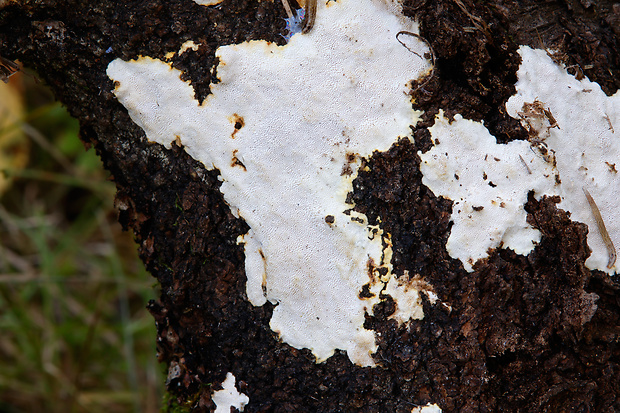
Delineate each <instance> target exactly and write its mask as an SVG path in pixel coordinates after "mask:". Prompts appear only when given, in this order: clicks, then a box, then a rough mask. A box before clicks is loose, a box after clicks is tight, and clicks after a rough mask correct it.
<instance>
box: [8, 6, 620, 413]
mask: <svg viewBox="0 0 620 413" xmlns="http://www.w3.org/2000/svg"><path fill="white" fill-rule="evenodd" d="M404 10H405V13H406V14H408V15H410V16H413V17H415V18H416V19H417V20H418V21H419V22H420V30H421V36H422V37H424V38H426V39H427V40H428V41H429V42H430V44H431V46H432V48H433V51H434V54H435V56H436V70H435V75H434V77H433V78H432V79H431V80H430V81H429V82H428V83H426V84H425V85H423V86H422V87H421V88H419V89H418V90H417V93H416V96H415V97H416V99H417V106H418V108H419V109H422V110H424V111H425V116H424V123H421V124H419V125H418V126H417V127H415V128H414V138H415V139H414V140H413V141H410V140H401V141H399V142H398V143H397V144H395V145H394V146H393V147H392V148H391V149H390V150H389V151H388V152H386V153H375V155H374V156H373V157H371V158H370V159H368V160H365V162H367V164H368V165H369V166H370V169H369V171H370V172H361V173H360V175H359V177H358V178H357V179H356V180H355V182H354V191H353V193H351V194H350V197H351V200H353V201H355V204H356V208H357V210H359V211H360V212H363V213H365V214H366V215H367V216H368V217H369V220H370V223H374V222H377V220H378V219H379V217H380V219H381V225H382V227H383V228H384V229H385V230H386V231H387V232H389V233H390V234H391V235H392V241H393V244H394V258H393V263H394V267H395V272H396V273H397V274H403V273H404V271H405V270H407V272H408V274H410V275H411V277H413V276H414V275H416V274H419V275H421V276H422V277H423V278H424V279H425V280H426V281H427V282H429V283H430V284H432V286H433V288H434V290H435V291H436V292H437V293H438V295H439V298H440V299H441V300H442V301H443V302H446V303H449V304H450V306H451V309H448V308H447V307H444V306H432V305H430V303H429V302H428V300H426V303H425V309H424V311H425V314H426V316H425V318H424V319H423V320H420V321H412V322H411V323H409V324H407V325H405V326H402V327H398V325H397V323H396V322H395V321H394V320H388V316H389V315H390V314H391V313H392V312H393V311H394V303H393V302H392V301H391V300H389V299H388V300H385V301H383V302H382V303H380V304H378V305H377V306H376V307H375V311H374V314H375V315H374V316H373V317H370V316H368V317H367V320H366V327H367V328H369V329H373V330H375V331H377V332H380V333H381V334H380V336H379V335H377V337H378V339H377V340H378V344H379V351H378V352H377V353H376V356H375V359H376V361H377V364H378V367H376V368H361V367H358V366H355V365H353V364H351V362H350V361H349V359H348V357H347V356H346V354H344V353H338V354H336V355H335V356H333V357H331V358H330V359H328V360H327V361H326V362H324V363H322V364H316V363H315V362H314V357H313V356H312V354H311V353H310V351H308V350H297V349H294V348H291V347H290V346H288V345H286V344H283V343H282V342H280V341H279V340H278V337H277V336H276V334H274V333H273V332H272V331H271V329H270V328H269V319H270V316H271V312H272V310H273V307H272V306H271V305H270V304H266V305H264V306H262V307H254V306H252V305H251V304H250V303H249V302H248V301H247V298H246V296H245V274H244V264H243V263H244V252H243V247H242V246H239V245H237V244H236V238H237V236H238V235H240V234H243V233H245V232H246V231H247V229H248V227H247V225H246V224H245V223H244V222H243V221H242V220H239V219H236V218H235V217H233V215H231V213H230V211H229V209H228V206H227V205H226V203H225V202H224V200H223V198H222V195H221V193H220V192H219V190H218V188H219V185H220V182H219V181H218V179H217V178H218V172H217V170H214V171H207V170H206V169H205V168H204V167H203V165H201V164H200V163H198V162H196V161H195V160H193V159H192V158H190V157H189V156H188V155H187V154H186V153H185V152H184V151H183V149H182V148H178V147H173V148H172V150H166V149H165V148H163V147H162V146H160V145H157V144H150V143H148V141H147V140H146V139H145V136H144V133H143V131H142V130H141V129H140V128H139V127H137V126H136V125H134V124H133V123H132V122H131V120H130V119H129V116H128V115H127V112H126V110H125V109H124V108H123V107H122V106H121V105H120V104H119V103H118V102H117V101H116V99H115V98H114V96H113V95H112V93H111V90H112V89H113V85H112V82H111V81H110V80H109V79H108V78H107V77H106V74H105V70H106V67H107V65H108V63H109V62H110V61H111V60H112V59H114V58H117V57H121V58H123V59H126V60H128V59H131V58H135V57H137V56H138V55H148V56H152V57H155V58H162V57H163V56H164V54H165V53H166V52H169V51H176V50H178V49H179V47H180V46H181V44H182V43H183V42H185V41H186V40H190V39H191V40H194V41H195V42H196V43H201V44H202V45H203V46H202V47H200V49H199V50H198V51H193V52H187V53H184V54H183V55H182V56H181V58H179V59H178V60H176V61H175V62H174V64H175V67H177V68H179V69H182V70H183V71H185V73H186V76H187V78H188V79H191V82H192V85H193V87H194V89H195V90H196V94H197V96H198V97H199V98H200V99H201V100H202V99H204V97H205V96H207V95H208V94H209V84H210V83H211V82H212V81H214V80H215V74H214V72H213V68H214V67H215V64H216V59H215V55H214V53H215V50H216V49H217V47H218V46H220V45H223V44H230V43H238V42H242V41H244V40H249V39H266V40H270V41H273V42H278V43H283V38H282V37H281V36H280V34H279V33H282V32H283V29H284V20H283V19H284V17H285V15H284V10H283V9H282V8H281V6H280V3H279V2H270V1H257V0H225V1H224V2H223V3H222V4H221V5H220V6H218V7H208V8H207V7H203V6H199V5H198V4H195V3H194V2H192V1H188V0H166V1H163V0H146V1H143V0H140V1H135V0H134V1H126V2H115V1H105V0H99V1H89V2H85V1H78V0H63V1H55V0H35V1H24V2H17V3H11V4H9V5H7V6H5V7H4V8H3V9H2V10H0V54H1V55H2V56H3V57H6V58H11V59H19V60H20V61H21V62H23V63H24V65H25V66H27V67H31V68H33V69H35V70H36V71H37V72H38V73H39V76H40V77H41V78H42V79H44V80H45V81H46V82H47V83H48V84H49V85H50V86H51V88H52V90H53V91H54V93H55V94H56V96H57V97H58V99H59V100H61V101H62V102H63V103H64V104H65V105H67V107H68V108H69V110H70V112H71V114H72V115H73V116H75V117H76V118H77V119H79V120H80V123H81V137H82V139H83V140H84V142H85V143H86V144H87V145H92V146H94V148H95V149H96V150H97V153H98V154H99V155H100V156H101V158H102V159H103V161H104V164H105V167H106V168H107V169H108V170H109V171H110V173H111V174H112V178H113V179H114V182H115V183H116V185H117V187H118V194H117V200H116V203H117V207H118V209H119V211H120V218H119V219H120V222H121V223H122V224H123V225H124V227H126V228H128V229H129V228H131V229H132V230H133V231H134V234H135V237H136V242H138V244H139V246H140V253H141V257H142V259H143V260H144V262H145V264H146V266H147V268H148V269H149V271H150V272H151V273H152V274H153V276H154V277H155V278H157V280H158V281H159V283H160V284H161V287H162V289H161V291H162V292H161V297H160V299H159V300H157V301H153V302H151V303H149V309H150V311H151V313H152V314H153V317H154V318H155V321H156V324H157V331H158V342H157V346H158V354H159V359H160V361H161V362H163V363H166V364H167V365H168V366H169V367H170V368H169V372H170V374H169V376H168V380H167V386H168V390H169V391H170V392H171V394H172V395H173V396H174V399H176V400H178V401H179V403H180V404H181V405H182V406H186V407H188V408H191V409H193V410H195V411H209V410H210V409H213V408H214V407H215V406H214V404H213V403H212V401H211V397H210V395H211V393H212V391H213V390H216V389H217V388H218V386H219V383H221V382H222V381H223V380H224V377H225V375H226V373H227V372H229V371H230V372H232V373H233V374H234V375H235V376H236V378H237V387H238V389H239V390H240V391H241V392H243V393H245V394H247V395H248V396H249V398H250V404H249V405H248V406H246V408H245V411H246V412H268V411H269V412H271V411H273V412H306V411H308V412H311V411H317V412H318V411H320V412H340V411H341V412H410V411H411V409H412V407H413V406H414V405H421V404H426V403H428V402H433V403H438V404H439V405H440V406H441V408H442V409H443V411H444V412H456V411H470V412H485V411H519V412H534V411H557V412H560V411H562V412H582V411H583V412H586V411H597V412H611V411H620V291H619V289H620V284H619V283H618V280H617V279H610V278H609V277H607V276H606V275H605V274H602V273H600V272H597V271H594V272H592V271H589V270H588V269H587V268H586V267H585V266H584V261H585V259H586V258H587V256H588V254H589V252H588V247H587V245H586V233H587V228H586V227H585V226H584V225H582V224H578V223H575V222H572V221H571V220H570V217H569V215H568V214H567V213H565V212H564V211H562V210H559V209H558V208H556V206H555V204H556V203H557V201H558V200H557V199H553V198H551V199H550V198H544V199H542V200H541V201H536V200H535V199H534V198H533V197H530V200H529V202H528V204H527V211H528V213H529V216H528V220H529V222H530V223H531V224H532V225H533V226H535V227H536V228H538V229H539V230H540V231H541V232H542V234H543V237H542V241H541V243H540V245H539V246H537V248H536V249H535V251H534V252H533V253H532V254H530V255H529V256H527V257H523V256H519V255H516V254H514V253H512V252H511V251H510V250H505V249H501V250H497V251H495V252H493V253H492V255H491V256H490V257H489V259H488V260H486V261H484V262H481V263H479V264H478V265H477V266H476V267H475V271H474V272H472V273H467V272H465V271H464V270H463V267H462V266H461V264H460V262H459V261H457V260H453V259H451V258H450V257H449V256H448V254H447V252H446V250H445V243H446V240H447V238H448V236H449V233H450V222H449V217H450V211H451V202H450V201H447V200H445V199H443V198H437V197H435V196H434V195H433V193H432V192H431V191H430V190H429V189H427V188H426V187H424V185H422V181H421V177H422V176H421V173H420V171H419V162H420V160H419V157H418V156H417V151H418V150H422V151H425V150H428V149H429V148H430V146H431V142H430V140H429V136H430V135H429V133H428V130H427V129H426V128H427V127H428V126H430V125H432V123H433V118H434V115H435V114H436V112H437V110H438V109H439V108H442V109H444V111H445V112H446V113H447V114H448V115H449V116H450V115H454V114H456V113H460V114H462V115H463V116H464V117H466V118H470V119H474V120H484V122H485V125H487V127H488V128H489V130H490V131H491V133H492V134H494V135H495V136H496V137H497V138H498V141H499V142H507V141H510V140H513V139H524V138H525V137H526V132H525V131H524V130H523V129H522V127H521V126H520V124H519V123H518V122H517V121H515V120H514V119H512V118H510V117H509V116H508V115H507V114H506V112H505V110H504V107H503V105H504V103H505V101H506V99H507V98H508V97H509V96H510V95H511V94H512V93H514V83H515V81H516V70H517V68H518V66H519V56H518V54H517V53H516V51H517V48H518V45H519V44H528V45H531V46H532V47H538V48H540V47H546V48H548V49H557V50H559V52H558V53H555V56H556V58H557V59H560V60H561V61H562V62H564V63H565V64H566V65H567V66H568V67H569V68H570V70H571V71H573V73H575V74H576V75H578V76H583V75H586V76H588V77H589V78H590V79H591V80H593V81H596V82H599V83H600V85H601V87H602V88H603V90H604V91H605V92H606V93H607V94H612V93H614V92H615V91H616V90H617V89H618V86H620V53H619V52H618V51H619V50H620V41H619V36H620V28H619V27H620V23H619V22H620V4H618V3H616V4H614V3H613V2H611V1H600V2H596V3H595V2H590V1H584V0H581V1H577V0H564V1H562V0H558V1H547V2H539V1H534V0H529V1H519V2H517V1H508V0H499V1H495V2H491V3H487V2H474V1H471V0H452V1H447V0H446V1H443V0H437V1H433V0H426V1H412V0H411V1H409V0H407V1H405V2H404Z"/></svg>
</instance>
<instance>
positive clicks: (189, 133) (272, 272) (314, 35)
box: [107, 0, 430, 366]
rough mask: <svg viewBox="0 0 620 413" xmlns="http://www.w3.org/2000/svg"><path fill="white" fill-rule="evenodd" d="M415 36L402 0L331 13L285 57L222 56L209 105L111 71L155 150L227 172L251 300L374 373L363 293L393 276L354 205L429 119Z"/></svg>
mask: <svg viewBox="0 0 620 413" xmlns="http://www.w3.org/2000/svg"><path fill="white" fill-rule="evenodd" d="M403 30H404V31H410V32H417V27H416V25H415V24H414V23H413V22H412V21H410V20H408V19H406V18H405V17H403V16H402V13H401V12H400V10H399V7H398V5H397V3H396V2H393V1H391V0H339V1H337V2H325V1H319V10H318V14H317V20H316V23H315V26H314V29H313V30H312V31H311V32H310V33H309V34H306V35H301V34H297V35H294V36H293V37H292V38H291V39H290V41H289V43H288V44H287V45H285V46H277V45H275V44H271V43H268V42H265V41H252V42H246V43H243V44H239V45H230V46H224V47H220V48H219V49H218V50H217V57H218V58H219V60H220V64H219V66H218V68H217V74H218V77H219V79H220V80H221V82H220V83H217V84H213V85H211V90H212V94H211V95H209V96H208V97H207V98H206V100H205V102H204V103H203V104H202V105H199V104H198V102H197V101H196V100H195V99H194V91H193V89H192V88H191V86H190V85H189V84H188V83H186V82H183V81H182V80H180V78H179V76H180V74H181V72H180V71H178V70H176V69H173V68H171V67H170V65H169V64H167V63H165V62H162V61H159V60H155V59H152V58H149V57H142V58H140V59H138V60H135V61H130V62H125V61H122V60H120V59H117V60H115V61H113V62H111V63H110V65H109V66H108V70H107V73H108V76H109V77H110V78H111V79H113V80H114V81H115V91H114V93H115V94H116V97H117V98H118V100H119V101H120V102H121V103H122V104H123V105H124V106H125V107H126V108H127V110H128V112H129V115H130V116H131V118H132V119H133V120H134V122H135V123H136V124H138V125H139V126H140V127H141V128H142V129H144V131H145V132H146V136H147V138H148V139H149V140H150V141H153V142H158V143H161V144H163V145H165V146H167V147H169V146H170V143H171V142H172V141H174V140H175V139H179V140H180V142H181V143H182V144H183V145H184V146H185V150H186V151H187V152H188V153H189V154H190V155H191V156H192V157H193V158H195V159H197V160H199V161H201V162H202V163H203V164H204V165H205V166H206V167H207V168H209V169H211V168H217V169H218V170H219V171H220V173H221V180H222V186H221V191H222V193H223V195H224V198H225V200H226V201H227V202H228V204H229V205H230V207H231V210H232V211H233V213H235V214H237V215H238V216H240V217H242V218H243V219H244V220H245V221H246V222H247V224H248V225H249V226H250V228H251V229H250V231H249V232H248V233H247V234H245V235H244V236H243V237H241V239H240V242H243V243H245V254H246V262H245V270H246V274H247V277H248V280H247V296H248V299H249V300H250V301H251V302H252V304H254V305H257V306H259V305H263V304H264V303H266V301H267V300H269V301H270V302H272V303H274V304H277V306H276V307H275V309H274V312H273V316H272V319H271V322H270V326H271V328H272V329H273V330H274V331H276V332H278V333H279V334H280V337H281V338H282V340H283V341H285V342H286V343H288V344H290V345H292V346H294V347H296V348H309V349H311V350H312V352H313V353H314V354H315V355H316V357H317V360H318V361H322V360H325V359H326V358H328V357H329V356H331V355H332V354H333V352H334V350H335V349H343V350H346V351H347V353H348V355H349V358H350V359H351V361H353V362H354V363H357V364H359V365H362V366H372V365H374V362H373V360H372V358H371V353H372V352H374V351H375V350H376V344H375V337H374V333H373V332H372V331H369V330H366V329H364V328H363V323H364V313H365V312H371V311H372V305H373V304H374V303H376V299H375V300H368V299H366V300H362V299H360V298H359V292H360V291H361V288H362V286H363V285H364V284H366V283H368V282H369V281H370V280H369V267H372V266H376V267H379V266H384V267H386V268H388V269H389V268H390V262H389V254H387V255H386V254H385V251H384V247H383V245H384V243H383V241H384V240H383V236H382V231H380V230H378V229H377V228H375V229H374V231H373V229H371V228H369V227H368V226H367V222H366V218H365V217H364V216H362V215H360V214H355V213H346V212H345V211H347V210H349V209H350V208H352V207H353V205H350V204H347V203H346V202H345V199H346V195H347V193H348V192H350V191H351V190H352V180H353V178H354V177H355V176H356V173H357V168H358V166H359V160H360V157H367V156H370V155H371V154H372V152H373V151H375V150H378V151H385V150H387V149H388V148H389V147H390V146H391V145H392V143H393V142H395V141H396V140H397V139H398V137H405V136H408V135H409V134H410V125H412V124H415V123H416V121H417V115H416V113H415V112H414V111H413V110H412V106H411V102H410V100H409V97H408V96H407V91H408V83H409V81H410V80H412V79H415V78H418V77H420V76H422V75H423V74H424V73H426V72H428V70H429V69H430V67H429V63H428V62H427V61H426V60H424V59H422V58H421V57H420V55H423V53H424V52H425V51H427V49H426V47H425V45H424V44H423V43H422V42H419V41H418V40H417V39H414V38H413V37H411V36H401V39H402V37H410V39H409V40H410V42H409V44H408V48H409V49H410V50H414V51H415V52H417V53H419V55H416V54H414V53H411V52H410V51H409V50H408V49H407V48H405V47H403V45H401V44H400V43H399V42H398V41H397V39H396V34H397V33H398V32H399V31H403ZM328 216H330V218H329V219H327V220H326V217H328ZM332 217H333V222H331V221H332ZM328 221H330V222H328ZM388 279H389V277H387V278H386V277H384V278H383V279H382V280H381V281H382V282H384V283H385V282H387V281H388ZM401 290H403V291H404V289H401ZM402 294H404V295H406V294H407V293H406V292H403V293H402ZM409 294H415V297H416V300H417V297H418V296H417V291H415V289H411V290H409ZM397 305H398V302H397ZM418 305H419V301H418ZM411 307H412V304H411V303H408V304H407V308H408V310H407V314H410V315H411V316H415V317H418V318H419V317H421V316H422V315H421V308H420V311H415V309H414V308H411ZM403 317H404V316H403Z"/></svg>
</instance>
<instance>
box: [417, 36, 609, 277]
mask: <svg viewBox="0 0 620 413" xmlns="http://www.w3.org/2000/svg"><path fill="white" fill-rule="evenodd" d="M519 53H520V54H521V56H522V59H523V62H522V64H521V66H520V69H519V72H518V77H519V80H518V82H517V84H516V89H517V93H516V94H515V95H514V96H513V97H511V98H510V99H509V101H508V102H507V104H506V109H507V112H508V114H510V115H511V116H513V117H514V118H516V119H520V120H521V121H522V123H523V125H524V127H526V129H527V130H528V132H529V133H530V139H529V141H513V142H510V143H508V144H505V145H500V144H497V143H496V141H495V138H494V137H493V136H491V135H490V133H489V132H488V130H487V129H486V128H485V127H484V125H483V124H481V123H479V122H473V121H470V120H466V119H463V118H462V117H460V116H459V115H457V116H455V120H454V121H453V122H449V121H448V120H447V119H445V118H444V117H443V115H442V114H439V115H438V117H437V119H436V122H435V125H434V126H433V127H432V128H430V131H431V134H432V136H433V138H436V141H437V142H439V143H438V144H436V145H435V146H434V148H432V149H431V150H430V151H428V152H426V153H424V154H420V157H421V158H422V164H421V171H422V173H423V174H424V179H423V182H424V184H425V185H427V186H428V187H429V188H431V190H432V191H433V192H434V193H435V194H436V195H441V196H444V197H446V198H449V199H452V200H453V201H454V205H453V211H452V221H453V222H454V226H453V228H452V232H451V234H450V238H449V239H448V243H447V249H448V252H449V253H450V255H451V256H452V257H454V258H458V259H460V260H461V261H462V262H463V265H464V266H465V268H466V269H467V270H468V271H472V270H473V265H474V264H475V262H476V261H477V260H478V259H480V258H484V257H486V256H487V255H488V251H489V249H490V248H498V247H500V246H503V247H505V248H511V249H513V250H514V251H515V252H517V253H519V254H528V253H529V252H530V251H532V250H533V248H534V247H535V245H536V244H537V242H538V241H539V239H540V234H539V232H538V230H536V229H535V228H533V227H532V226H531V225H530V224H528V223H527V222H526V215H527V214H526V213H525V211H524V209H523V207H524V205H525V203H526V200H527V199H526V198H527V194H528V192H529V191H534V195H535V196H536V197H537V198H540V197H541V196H543V195H559V196H560V197H561V202H560V203H559V204H558V207H559V208H562V209H564V210H566V211H569V212H570V213H571V218H572V219H573V220H575V221H579V222H583V223H585V224H587V225H588V227H589V229H590V231H589V234H588V245H589V247H590V248H591V249H592V254H591V256H590V257H589V259H588V260H587V261H586V266H587V267H588V268H590V269H597V270H600V271H605V272H607V273H609V274H613V273H615V272H616V269H617V268H616V263H615V259H613V256H614V255H615V250H614V251H611V250H610V245H611V248H613V243H612V241H613V240H614V239H615V240H618V239H620V219H618V218H617V217H618V210H619V208H618V199H620V177H618V174H617V171H616V168H615V165H616V163H617V162H619V161H620V139H618V137H617V135H616V132H615V129H614V128H613V125H614V124H618V122H620V93H616V94H615V95H614V96H606V95H605V93H604V92H603V91H602V90H601V88H600V86H599V85H598V84H596V83H594V82H591V81H589V80H588V79H582V80H577V79H576V78H575V77H574V76H572V75H570V74H569V73H567V71H566V69H565V68H563V67H561V66H559V65H558V64H556V63H555V62H553V60H552V59H551V58H550V57H549V56H548V55H547V53H546V52H545V51H544V50H533V49H531V48H529V47H527V46H523V47H521V48H520V51H519ZM582 188H586V190H587V191H588V193H592V197H593V198H594V199H596V204H597V205H598V208H597V211H598V210H599V209H600V212H599V214H598V217H601V216H602V217H606V221H605V225H603V226H601V225H600V222H601V220H602V218H601V219H598V218H597V214H596V213H594V214H593V212H592V210H591V209H590V206H589V203H588V202H587V199H586V197H585V196H584V191H583V190H582ZM605 227H606V231H599V230H597V228H603V230H605ZM605 232H608V235H606V234H605Z"/></svg>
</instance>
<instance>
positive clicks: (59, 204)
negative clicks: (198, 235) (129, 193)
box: [0, 73, 164, 413]
mask: <svg viewBox="0 0 620 413" xmlns="http://www.w3.org/2000/svg"><path fill="white" fill-rule="evenodd" d="M78 129H79V128H78V123H77V121H76V120H74V119H72V118H71V117H70V116H69V115H68V113H67V111H66V110H65V109H64V108H63V107H62V105H60V104H59V103H56V102H55V101H54V97H53V96H52V95H51V93H50V92H49V90H47V89H46V88H45V87H44V86H43V85H42V84H41V82H40V81H38V80H36V78H35V76H28V75H24V74H22V73H18V74H16V75H14V76H12V77H11V78H10V80H9V84H8V85H5V84H4V83H2V82H0V413H4V412H7V413H11V412H63V413H69V412H106V413H115V412H156V411H159V405H160V404H161V402H160V401H161V397H162V387H163V382H164V377H163V373H162V367H161V366H160V365H159V364H158V363H157V361H156V349H155V325H154V321H153V319H152V317H151V316H150V315H149V313H148V312H147V311H146V309H145V306H146V304H147V302H148V300H149V299H151V298H156V297H157V295H158V292H157V290H156V283H155V280H154V279H153V278H152V277H151V276H150V275H149V274H148V273H147V272H146V271H145V269H144V266H143V265H142V262H141V261H140V260H139V259H138V256H137V253H136V249H137V248H136V245H135V243H134V242H133V238H132V234H131V233H128V232H123V231H122V229H121V227H120V225H119V224H118V222H117V221H116V211H115V209H114V207H113V200H114V193H115V187H114V184H113V183H112V182H110V181H109V180H108V179H107V178H108V173H107V172H106V171H104V170H103V167H102V165H101V162H100V160H99V159H98V158H97V156H96V154H95V152H94V150H89V151H86V150H85V148H84V145H83V144H82V142H81V141H80V140H79V138H78Z"/></svg>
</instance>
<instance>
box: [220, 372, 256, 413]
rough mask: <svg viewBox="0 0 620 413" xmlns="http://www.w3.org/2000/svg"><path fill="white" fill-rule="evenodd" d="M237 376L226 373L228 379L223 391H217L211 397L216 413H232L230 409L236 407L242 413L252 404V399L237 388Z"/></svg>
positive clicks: (223, 384) (224, 383) (223, 383)
mask: <svg viewBox="0 0 620 413" xmlns="http://www.w3.org/2000/svg"><path fill="white" fill-rule="evenodd" d="M235 381H236V380H235V376H234V375H233V374H232V373H230V372H229V373H226V379H225V380H224V381H223V382H222V390H216V391H214V392H213V395H212V396H211V398H212V400H213V403H215V406H216V408H215V413H230V408H231V407H234V408H235V409H237V410H239V411H240V412H242V411H243V409H244V408H245V406H246V405H247V404H248V403H249V402H250V398H249V397H248V396H246V395H245V394H243V393H239V391H238V390H237V388H236V387H235Z"/></svg>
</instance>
